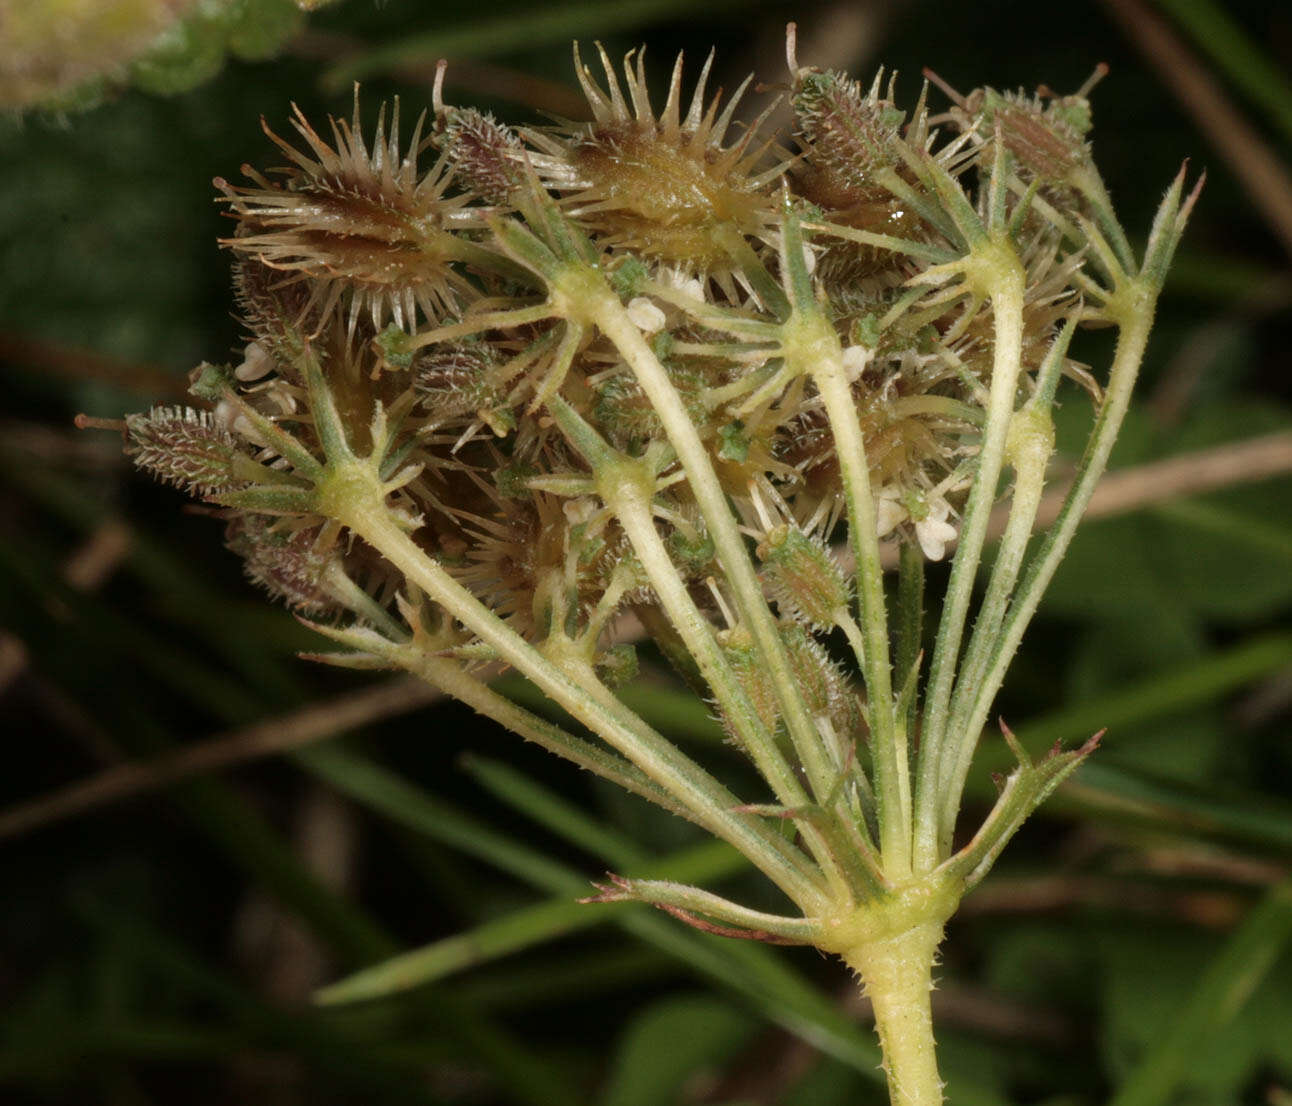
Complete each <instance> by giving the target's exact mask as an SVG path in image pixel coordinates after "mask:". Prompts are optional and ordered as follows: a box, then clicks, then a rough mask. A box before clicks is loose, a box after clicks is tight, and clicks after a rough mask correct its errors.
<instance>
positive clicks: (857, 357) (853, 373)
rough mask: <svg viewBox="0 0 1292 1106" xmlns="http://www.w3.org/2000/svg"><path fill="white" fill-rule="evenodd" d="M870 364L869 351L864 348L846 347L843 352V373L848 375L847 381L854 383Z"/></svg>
mask: <svg viewBox="0 0 1292 1106" xmlns="http://www.w3.org/2000/svg"><path fill="white" fill-rule="evenodd" d="M869 363H870V350H868V349H867V348H866V347H865V346H848V347H846V348H845V349H844V351H843V371H844V372H846V373H847V374H848V380H849V381H854V380H856V379H857V377H859V376H860V375H861V374H862V373H863V372H865V371H866V366H867V365H868V364H869Z"/></svg>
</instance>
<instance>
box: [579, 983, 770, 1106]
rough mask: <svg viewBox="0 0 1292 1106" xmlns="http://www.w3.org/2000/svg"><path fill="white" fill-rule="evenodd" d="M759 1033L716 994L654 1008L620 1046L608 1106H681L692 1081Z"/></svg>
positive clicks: (678, 999)
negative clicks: (677, 1103) (679, 1102)
mask: <svg viewBox="0 0 1292 1106" xmlns="http://www.w3.org/2000/svg"><path fill="white" fill-rule="evenodd" d="M757 1029H758V1022H757V1021H756V1020H755V1019H753V1018H751V1017H750V1016H749V1014H748V1012H747V1011H744V1010H740V1009H737V1008H736V1007H734V1006H732V1005H731V1003H729V1002H726V1001H724V1000H722V999H719V998H714V997H713V996H711V995H704V994H693V995H680V996H677V997H673V998H668V999H664V1000H663V1001H661V1002H657V1003H655V1004H653V1005H651V1006H648V1007H647V1008H646V1009H645V1010H643V1011H642V1012H641V1013H640V1014H638V1015H637V1017H635V1018H634V1019H633V1021H632V1022H631V1023H630V1024H629V1026H628V1029H627V1032H626V1033H625V1034H624V1037H623V1039H622V1040H621V1041H620V1043H619V1047H618V1049H617V1050H616V1053H615V1057H614V1060H613V1061H612V1063H611V1069H610V1078H609V1081H608V1084H607V1087H606V1092H605V1097H604V1098H603V1099H602V1106H664V1104H665V1103H669V1102H675V1101H677V1096H678V1092H679V1091H680V1090H681V1089H682V1087H683V1085H684V1084H685V1083H686V1082H687V1081H688V1080H689V1079H694V1078H698V1077H701V1076H702V1075H703V1074H704V1073H706V1072H713V1071H715V1070H717V1069H718V1068H719V1067H720V1066H721V1065H722V1064H723V1063H725V1062H726V1061H727V1060H729V1059H730V1058H731V1057H732V1056H733V1055H734V1054H735V1053H736V1051H737V1050H738V1049H740V1048H741V1047H742V1046H743V1045H744V1044H745V1043H746V1042H747V1041H748V1040H749V1038H750V1037H751V1036H753V1034H754V1032H755V1031H756V1030H757Z"/></svg>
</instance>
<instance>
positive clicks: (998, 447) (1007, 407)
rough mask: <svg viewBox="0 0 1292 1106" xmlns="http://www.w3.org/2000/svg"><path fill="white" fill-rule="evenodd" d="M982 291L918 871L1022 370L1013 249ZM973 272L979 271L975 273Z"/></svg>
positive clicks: (930, 851)
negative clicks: (979, 401)
mask: <svg viewBox="0 0 1292 1106" xmlns="http://www.w3.org/2000/svg"><path fill="white" fill-rule="evenodd" d="M973 260H975V259H974V258H972V257H971V259H970V261H971V262H972V261H973ZM979 264H980V265H981V267H982V270H983V271H982V274H981V276H980V277H979V279H980V280H981V281H982V284H983V290H984V291H985V292H987V294H989V295H990V296H991V302H992V313H993V315H994V317H995V335H996V342H995V351H994V354H993V358H992V372H991V388H990V393H989V398H988V403H987V423H986V426H985V427H984V429H983V438H982V451H981V453H980V455H979V458H978V471H977V473H976V474H975V477H974V482H973V488H972V490H971V491H970V493H969V502H968V503H967V504H966V505H965V513H964V522H963V525H962V527H961V534H960V541H959V544H958V545H957V546H956V555H955V560H954V562H953V563H952V566H951V579H950V581H949V583H948V584H947V595H946V599H945V601H944V603H943V608H942V620H941V622H940V623H939V626H938V636H937V641H936V643H935V645H934V648H933V659H932V662H931V664H930V666H929V683H928V691H927V694H926V698H925V704H924V731H923V735H922V740H921V743H920V756H919V774H918V777H919V778H918V781H917V784H916V794H915V863H916V867H917V868H918V869H919V870H921V871H928V870H930V869H932V868H933V867H935V866H936V864H937V863H938V861H939V859H940V858H941V857H940V853H939V849H940V845H939V838H938V810H939V806H940V801H941V799H942V796H941V795H940V793H939V787H938V781H939V776H940V766H941V762H942V757H943V748H942V747H943V745H944V744H945V742H946V735H947V726H948V722H949V709H948V708H949V705H950V701H951V690H952V685H953V683H954V681H955V674H956V662H957V659H958V658H959V655H960V643H961V641H962V639H963V636H964V630H965V623H966V622H967V620H968V616H969V603H970V599H971V598H972V595H973V585H974V578H975V576H976V575H977V571H978V562H979V560H980V559H981V557H982V549H983V544H984V542H985V541H986V538H987V520H988V516H989V515H990V514H991V508H992V505H993V504H994V502H995V498H996V486H997V484H998V483H999V481H1000V472H1001V468H1002V465H1003V462H1004V458H1005V444H1006V438H1007V436H1008V434H1009V425H1010V420H1011V419H1012V417H1013V414H1014V400H1015V397H1016V395H1017V393H1018V377H1019V373H1020V371H1021V368H1022V345H1023V295H1024V273H1023V267H1022V265H1021V264H1020V262H1019V260H1018V256H1017V254H1016V253H1015V251H1014V249H1013V247H1012V246H1010V245H1008V244H1007V243H1003V242H1000V241H999V240H997V241H996V242H995V243H994V248H992V249H990V250H988V251H987V252H985V253H984V256H983V258H982V260H981V261H980V262H979ZM975 275H978V274H975Z"/></svg>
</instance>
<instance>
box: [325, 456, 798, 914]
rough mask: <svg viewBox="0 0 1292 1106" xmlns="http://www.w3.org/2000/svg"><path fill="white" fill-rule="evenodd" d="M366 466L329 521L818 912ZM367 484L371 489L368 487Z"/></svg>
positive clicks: (756, 841)
mask: <svg viewBox="0 0 1292 1106" xmlns="http://www.w3.org/2000/svg"><path fill="white" fill-rule="evenodd" d="M367 472H368V469H367V468H366V466H364V465H363V464H362V462H358V463H352V464H351V465H348V466H344V467H341V468H340V471H338V472H337V473H335V474H334V476H333V479H334V480H335V479H337V478H338V477H340V478H341V479H342V481H343V483H344V485H345V487H344V489H343V490H342V494H334V495H332V496H330V497H327V498H329V499H330V501H331V502H330V504H329V505H330V507H331V509H330V510H329V511H328V512H327V513H328V514H329V515H330V516H331V517H333V518H335V519H337V521H339V522H341V523H343V524H344V525H345V526H347V527H349V528H350V529H351V530H352V531H353V532H354V533H355V534H356V535H357V536H358V537H360V538H362V539H363V540H364V541H366V542H367V543H368V544H369V545H371V546H372V547H373V548H374V549H375V550H376V551H377V552H379V553H380V554H381V555H382V556H383V557H385V558H386V559H387V560H388V561H389V562H390V563H391V564H392V565H393V566H394V567H395V568H397V569H398V570H399V571H400V572H402V573H403V574H404V576H405V578H407V579H408V580H409V581H410V582H412V583H414V584H416V585H417V586H418V587H419V588H421V589H422V591H423V592H425V593H426V594H427V595H428V596H429V597H430V598H431V599H432V600H433V601H435V602H436V603H439V604H440V605H441V606H442V607H444V609H445V610H446V611H448V612H450V613H451V614H452V615H453V617H455V618H457V619H459V620H460V621H461V622H462V624H463V625H464V626H466V627H467V628H468V629H469V630H471V631H472V632H473V633H475V634H477V635H478V636H479V637H480V639H481V640H482V641H483V642H485V643H486V644H488V645H490V646H492V647H493V648H494V650H496V652H497V653H498V656H499V657H500V658H501V659H502V660H504V661H506V662H507V663H508V664H510V665H512V666H513V667H514V668H516V670H517V671H519V672H521V673H522V674H524V675H525V676H527V677H528V678H529V679H531V680H533V682H534V683H535V684H536V685H537V686H538V687H539V688H540V689H541V690H542V691H544V692H545V693H546V694H547V695H549V696H550V697H551V698H552V699H553V700H554V701H555V702H556V703H558V704H559V705H560V706H562V707H563V708H565V709H566V710H568V711H569V712H570V713H571V714H572V715H574V717H575V718H577V719H578V720H579V721H580V722H582V723H583V724H584V725H586V726H588V728H589V729H591V730H593V732H595V733H597V734H599V735H600V736H601V737H602V738H603V739H604V740H605V741H606V742H607V743H608V744H609V745H610V746H611V747H612V748H614V749H616V750H618V751H619V752H620V753H622V754H623V755H624V756H626V757H627V758H628V759H629V760H630V761H632V762H633V763H634V764H635V765H636V766H637V767H638V768H640V769H641V770H642V771H643V772H644V773H645V774H646V775H647V776H648V777H650V778H651V779H652V780H654V781H655V782H656V783H657V784H659V785H660V786H661V787H663V788H664V789H665V790H666V791H668V792H669V793H670V794H672V795H673V796H674V797H675V798H676V799H677V800H678V801H679V802H680V803H682V804H683V805H684V806H686V807H687V809H688V810H690V811H692V812H693V814H694V817H695V820H696V821H697V822H699V824H700V825H702V826H704V827H705V828H706V829H708V830H709V832H711V833H713V834H715V835H716V836H718V837H721V838H722V839H723V840H725V841H728V842H730V843H731V844H732V845H733V846H734V847H735V848H737V849H739V850H740V851H741V852H742V853H744V854H745V855H746V856H748V857H749V859H750V861H751V862H752V863H753V864H755V865H756V866H757V867H758V868H760V869H761V870H762V871H764V872H765V873H767V875H768V877H769V878H770V879H771V880H772V881H773V882H774V883H776V884H777V886H779V887H780V888H781V889H782V890H783V891H784V892H785V893H786V894H787V895H788V896H789V897H790V898H791V899H792V900H793V901H794V902H796V903H798V904H799V905H800V907H802V908H803V909H805V910H811V909H813V908H814V907H818V906H819V904H820V903H821V901H822V896H821V891H820V889H819V887H818V885H817V882H816V879H814V878H813V874H812V871H811V869H810V868H809V867H808V865H807V863H806V858H805V857H803V855H802V854H801V853H798V851H797V850H793V849H792V847H787V844H786V842H785V841H784V840H783V839H781V838H779V837H777V836H776V835H775V834H773V833H770V832H769V831H767V830H766V829H765V828H764V827H762V826H760V825H758V824H757V823H756V822H753V821H752V820H750V819H748V818H746V817H744V816H742V815H740V814H739V813H737V812H736V811H735V810H734V808H735V807H736V806H737V805H738V802H739V800H737V799H736V797H735V796H734V795H732V794H731V792H729V791H728V790H727V789H726V788H725V787H723V786H722V785H721V784H720V783H718V781H717V780H715V779H714V778H713V777H712V776H710V775H709V774H708V773H707V772H705V771H704V770H703V769H702V768H700V766H699V765H697V764H696V763H695V762H694V761H692V760H691V759H690V758H689V757H687V756H685V755H684V754H683V753H682V752H680V751H679V750H678V749H677V748H676V747H675V746H674V745H672V744H671V743H670V742H668V741H667V740H666V739H665V738H663V737H662V736H661V735H659V734H658V733H656V732H655V731H654V730H652V729H651V728H650V727H648V726H647V725H646V724H645V723H644V722H642V721H641V719H640V718H638V717H637V716H636V715H634V714H632V713H631V712H630V711H628V710H627V709H626V708H621V707H619V705H618V704H617V702H602V701H601V700H600V699H599V698H597V697H595V696H592V695H589V694H588V692H587V691H586V690H585V689H584V688H582V687H580V686H579V685H578V684H577V683H576V682H575V681H573V680H571V679H569V678H568V677H567V676H566V675H565V674H564V673H563V672H562V671H561V670H560V669H559V668H558V667H557V666H556V665H554V664H552V663H551V662H549V661H547V660H546V659H545V658H543V657H542V656H541V655H540V654H539V653H538V652H537V651H536V650H535V649H534V648H533V647H532V646H530V645H529V644H528V643H527V642H526V641H525V640H524V639H523V638H522V637H520V635H519V634H517V633H516V632H515V631H514V630H512V629H511V628H510V627H508V626H507V625H506V624H505V623H504V622H503V621H502V619H500V618H499V617H498V616H497V615H495V614H494V613H493V612H492V611H491V610H489V609H488V608H487V607H485V606H484V605H483V604H482V603H481V602H480V601H479V600H477V599H476V598H475V596H473V595H472V594H471V593H470V592H469V591H467V589H466V588H464V587H463V586H462V585H461V584H459V583H458V582H457V581H456V580H454V579H453V578H452V577H451V576H450V575H449V574H448V573H447V572H446V571H445V570H444V569H443V568H442V567H441V566H440V565H438V564H436V563H435V562H434V561H432V560H431V559H430V558H429V557H427V556H426V554H425V553H424V552H423V551H422V549H421V548H420V547H419V546H418V545H417V543H416V542H414V541H413V540H412V539H411V538H410V537H409V536H408V535H407V534H406V533H405V532H404V531H403V529H401V528H400V526H399V525H398V524H397V523H396V522H395V520H394V519H393V518H391V516H390V513H389V511H388V510H387V508H386V506H385V503H384V500H383V494H382V489H381V487H380V485H379V484H378V483H377V481H376V480H375V478H374V477H372V476H368V478H367V479H366V480H365V479H364V476H365V474H366V473H367ZM365 484H366V485H367V486H366V487H365V486H364V485H365Z"/></svg>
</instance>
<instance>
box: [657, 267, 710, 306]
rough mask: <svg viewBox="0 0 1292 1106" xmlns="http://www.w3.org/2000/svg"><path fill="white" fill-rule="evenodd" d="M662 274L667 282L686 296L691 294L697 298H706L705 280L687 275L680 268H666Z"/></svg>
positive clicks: (693, 297)
mask: <svg viewBox="0 0 1292 1106" xmlns="http://www.w3.org/2000/svg"><path fill="white" fill-rule="evenodd" d="M660 276H661V278H662V279H663V281H664V283H665V284H667V285H668V286H669V287H670V288H676V289H677V290H678V291H679V292H681V293H682V294H683V295H684V296H690V297H691V298H692V299H695V300H702V299H704V281H702V280H699V279H698V278H696V277H693V276H687V275H686V274H685V273H684V272H682V271H681V270H680V269H666V270H665V271H664V272H663V273H661V274H660Z"/></svg>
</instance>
